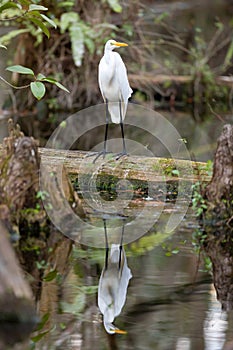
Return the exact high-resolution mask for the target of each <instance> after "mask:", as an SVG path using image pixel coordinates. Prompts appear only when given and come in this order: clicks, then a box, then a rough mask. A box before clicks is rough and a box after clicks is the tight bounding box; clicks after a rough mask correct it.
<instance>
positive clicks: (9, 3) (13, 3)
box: [0, 1, 22, 13]
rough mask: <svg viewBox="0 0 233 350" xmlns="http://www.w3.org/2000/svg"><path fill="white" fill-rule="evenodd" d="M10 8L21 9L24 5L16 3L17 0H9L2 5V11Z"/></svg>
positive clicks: (0, 9)
mask: <svg viewBox="0 0 233 350" xmlns="http://www.w3.org/2000/svg"><path fill="white" fill-rule="evenodd" d="M10 8H19V9H20V10H21V9H22V6H21V5H20V4H16V3H15V2H12V1H8V2H6V3H5V4H4V5H2V6H0V13H1V12H2V11H4V10H7V9H10Z"/></svg>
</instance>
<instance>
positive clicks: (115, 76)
mask: <svg viewBox="0 0 233 350" xmlns="http://www.w3.org/2000/svg"><path fill="white" fill-rule="evenodd" d="M121 46H128V44H125V43H120V42H117V41H115V40H108V41H107V42H106V44H105V48H104V55H103V57H102V58H101V60H100V63H99V72H98V80H99V87H100V91H101V94H102V96H103V99H104V102H105V104H106V129H105V137H104V150H103V151H102V152H100V153H99V155H98V156H97V158H98V157H99V156H101V155H103V157H105V154H106V153H107V137H108V124H109V114H110V117H111V120H112V122H113V123H115V124H120V126H121V135H122V142H123V152H122V153H120V154H119V156H118V158H120V157H121V156H122V155H126V154H127V153H126V147H125V139H124V128H123V121H124V118H125V114H126V110H127V104H128V99H129V97H130V96H131V94H132V92H133V90H132V89H131V87H130V85H129V81H128V77H127V71H126V67H125V64H124V62H123V61H122V58H121V56H120V55H119V54H118V53H117V52H113V50H114V49H116V48H119V47H121ZM97 158H96V159H97ZM96 159H95V160H96ZM95 160H94V161H95Z"/></svg>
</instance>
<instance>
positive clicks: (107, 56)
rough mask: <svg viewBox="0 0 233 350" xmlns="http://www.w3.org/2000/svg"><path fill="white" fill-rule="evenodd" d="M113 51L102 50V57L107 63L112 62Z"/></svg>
mask: <svg viewBox="0 0 233 350" xmlns="http://www.w3.org/2000/svg"><path fill="white" fill-rule="evenodd" d="M112 57H113V52H112V51H111V50H108V49H105V50H104V58H105V61H106V63H107V64H111V63H112V64H113V59H112Z"/></svg>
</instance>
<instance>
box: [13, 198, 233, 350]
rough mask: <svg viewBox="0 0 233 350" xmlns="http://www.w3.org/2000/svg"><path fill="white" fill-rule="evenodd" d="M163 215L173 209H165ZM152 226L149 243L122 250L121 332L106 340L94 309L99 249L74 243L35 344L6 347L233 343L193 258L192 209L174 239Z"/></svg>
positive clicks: (47, 292) (44, 301) (49, 285)
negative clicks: (126, 274)
mask: <svg viewBox="0 0 233 350" xmlns="http://www.w3.org/2000/svg"><path fill="white" fill-rule="evenodd" d="M151 206H153V204H151ZM166 210H167V215H168V213H169V212H170V211H171V210H173V209H172V208H171V205H170V204H169V203H167V204H166V207H165V211H166ZM165 217H166V215H165ZM165 217H163V220H165ZM106 222H107V228H109V221H108V220H106ZM156 225H157V224H155V226H154V227H153V228H152V229H151V230H150V232H149V233H148V234H147V240H145V237H144V238H141V239H139V240H138V241H137V242H132V243H130V244H129V245H128V246H125V247H124V249H125V252H126V256H127V264H128V267H129V268H130V270H131V273H132V278H131V279H130V281H129V286H128V289H127V297H126V301H125V304H124V306H123V309H122V312H121V314H120V315H119V316H118V317H116V318H115V320H114V324H115V325H116V326H117V327H119V328H120V329H123V330H125V331H126V332H127V334H117V335H109V334H107V332H106V331H105V329H104V326H103V323H102V315H101V313H100V310H99V308H98V304H97V288H98V283H99V279H100V275H101V270H102V269H103V268H104V261H105V249H96V248H91V247H89V248H87V247H83V248H81V247H80V245H75V246H74V247H73V252H72V255H71V258H70V260H69V261H68V262H67V267H68V268H67V272H66V274H65V275H64V276H62V278H60V280H59V281H57V280H53V281H50V282H44V283H43V288H42V296H41V299H40V301H39V303H38V312H39V313H40V315H41V318H43V316H44V317H46V318H47V321H46V322H45V324H44V326H43V327H42V328H41V329H40V331H39V332H35V333H33V334H32V335H31V336H32V339H33V340H34V341H33V342H32V341H31V340H30V341H26V342H25V343H23V345H20V344H17V345H15V346H11V347H6V349H12V350H13V349H18V350H25V349H33V348H34V349H38V350H39V349H44V350H47V349H48V350H52V349H71V350H77V349H82V350H89V349H101V350H102V349H103V350H104V349H138V350H139V349H142V350H144V349H145V350H147V349H148V350H149V349H158V350H164V349H167V350H171V349H176V350H189V349H198V350H202V349H205V350H217V349H223V348H224V344H225V343H226V341H230V340H232V339H233V334H232V333H233V331H232V315H231V314H227V313H225V312H222V311H221V305H220V303H219V302H218V301H217V300H216V295H215V290H214V287H213V285H212V282H211V275H210V273H209V272H207V271H206V266H205V265H204V264H203V261H202V260H201V261H199V259H198V255H197V254H196V253H194V246H193V237H192V236H193V233H194V230H195V229H196V227H197V226H198V224H197V222H196V219H195V216H194V214H193V212H192V210H191V209H189V211H188V213H187V214H186V217H185V219H184V220H183V221H182V222H181V224H180V225H179V227H177V229H176V230H175V231H174V232H173V233H170V234H166V233H165V232H162V230H161V229H160V228H161V227H162V226H160V228H159V227H158V226H156ZM119 238H120V237H119ZM45 315H46V316H45ZM38 334H41V339H39V338H38V337H37V336H38ZM12 336H13V334H12ZM33 337H34V338H33ZM224 349H225V348H224ZM226 349H228V348H226Z"/></svg>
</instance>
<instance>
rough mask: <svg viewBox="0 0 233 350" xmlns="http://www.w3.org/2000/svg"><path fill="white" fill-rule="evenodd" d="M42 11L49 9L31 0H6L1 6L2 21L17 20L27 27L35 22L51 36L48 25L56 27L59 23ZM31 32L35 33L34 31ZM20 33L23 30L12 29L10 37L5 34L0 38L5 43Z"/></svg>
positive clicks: (0, 16)
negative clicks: (14, 0)
mask: <svg viewBox="0 0 233 350" xmlns="http://www.w3.org/2000/svg"><path fill="white" fill-rule="evenodd" d="M3 1H4V0H3ZM41 11H42V12H43V11H48V8H47V7H45V6H42V5H38V4H34V3H32V2H31V1H29V0H18V1H17V2H12V1H4V4H3V5H2V6H1V7H0V21H1V20H2V21H6V20H7V21H16V20H17V22H20V23H21V25H23V26H26V27H28V26H29V25H30V24H33V25H34V26H35V27H36V28H37V29H38V28H39V29H40V30H41V31H42V32H43V33H44V34H45V35H46V36H47V37H48V38H49V37H50V32H49V29H48V28H47V25H49V26H52V27H54V28H56V26H57V25H56V23H55V22H54V21H53V20H52V19H51V18H49V17H48V16H46V15H44V14H43V13H41ZM24 30H26V31H29V28H25V29H24ZM12 32H13V33H12ZM31 33H32V34H33V31H32V32H31ZM34 33H35V32H34ZM19 34H21V32H19V31H18V30H15V31H11V32H10V38H9V36H8V37H7V36H5V37H4V36H3V37H1V38H0V42H1V43H3V42H4V41H5V40H9V39H12V38H14V37H16V36H17V35H19Z"/></svg>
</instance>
